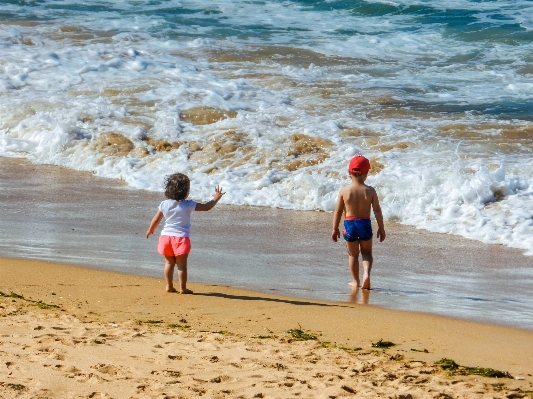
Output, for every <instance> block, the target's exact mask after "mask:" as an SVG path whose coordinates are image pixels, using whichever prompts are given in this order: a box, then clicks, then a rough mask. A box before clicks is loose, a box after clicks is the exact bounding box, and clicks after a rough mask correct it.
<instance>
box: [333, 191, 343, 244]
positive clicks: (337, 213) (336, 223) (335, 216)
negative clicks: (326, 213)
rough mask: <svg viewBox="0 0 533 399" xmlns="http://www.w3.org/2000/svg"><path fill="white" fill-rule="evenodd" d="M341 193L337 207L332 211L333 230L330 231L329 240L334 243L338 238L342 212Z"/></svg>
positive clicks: (340, 193)
mask: <svg viewBox="0 0 533 399" xmlns="http://www.w3.org/2000/svg"><path fill="white" fill-rule="evenodd" d="M342 191H343V190H341V191H340V192H339V197H338V198H337V205H335V211H333V230H332V231H331V239H332V240H333V241H335V242H337V240H338V239H339V238H340V236H341V232H340V230H339V223H340V222H341V217H342V214H343V212H344V198H343V196H342Z"/></svg>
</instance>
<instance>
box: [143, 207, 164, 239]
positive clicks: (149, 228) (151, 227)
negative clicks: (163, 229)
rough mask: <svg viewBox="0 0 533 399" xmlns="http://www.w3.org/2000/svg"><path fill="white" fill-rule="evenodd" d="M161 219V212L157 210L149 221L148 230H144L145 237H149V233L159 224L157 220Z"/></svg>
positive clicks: (152, 232)
mask: <svg viewBox="0 0 533 399" xmlns="http://www.w3.org/2000/svg"><path fill="white" fill-rule="evenodd" d="M161 219H163V212H161V211H157V212H156V214H155V215H154V217H153V218H152V221H151V222H150V227H148V231H147V232H146V238H148V237H150V235H151V234H154V230H155V229H156V228H157V226H158V225H159V222H161Z"/></svg>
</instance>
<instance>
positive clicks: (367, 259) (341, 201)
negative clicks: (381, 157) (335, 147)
mask: <svg viewBox="0 0 533 399" xmlns="http://www.w3.org/2000/svg"><path fill="white" fill-rule="evenodd" d="M369 170H370V162H369V161H368V159H366V158H365V157H363V156H361V155H357V156H355V157H354V158H353V159H352V160H351V161H350V165H349V166H348V173H349V174H350V177H351V178H352V184H350V185H349V186H346V187H343V188H342V189H341V190H340V192H339V198H338V200H337V206H336V207H335V212H334V213H333V231H332V233H331V238H332V239H333V241H335V242H337V239H338V238H339V237H340V235H341V233H340V231H339V223H340V221H341V216H342V214H343V213H345V214H346V215H345V217H344V234H343V237H344V239H345V240H346V249H348V266H349V267H350V272H351V273H352V277H353V281H351V282H350V283H348V285H350V286H351V287H352V288H355V289H356V288H358V287H359V286H360V287H361V288H363V289H365V290H369V289H370V270H371V269H372V224H371V222H370V208H372V209H373V210H374V215H375V216H376V221H377V223H378V232H377V235H376V237H377V238H379V241H380V242H382V241H383V240H384V239H385V228H384V227H383V214H382V213H381V207H380V206H379V200H378V195H377V194H376V190H374V188H373V187H370V186H367V185H366V184H365V180H366V178H367V176H368V171H369ZM359 252H361V255H362V258H363V270H364V272H363V284H362V285H360V284H359V260H358V258H359Z"/></svg>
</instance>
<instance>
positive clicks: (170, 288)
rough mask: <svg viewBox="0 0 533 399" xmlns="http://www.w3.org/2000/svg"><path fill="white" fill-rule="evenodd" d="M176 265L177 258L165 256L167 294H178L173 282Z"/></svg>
mask: <svg viewBox="0 0 533 399" xmlns="http://www.w3.org/2000/svg"><path fill="white" fill-rule="evenodd" d="M174 265H176V257H175V256H165V280H166V282H167V288H166V291H167V292H176V289H175V288H174V285H173V284H172V280H173V279H174Z"/></svg>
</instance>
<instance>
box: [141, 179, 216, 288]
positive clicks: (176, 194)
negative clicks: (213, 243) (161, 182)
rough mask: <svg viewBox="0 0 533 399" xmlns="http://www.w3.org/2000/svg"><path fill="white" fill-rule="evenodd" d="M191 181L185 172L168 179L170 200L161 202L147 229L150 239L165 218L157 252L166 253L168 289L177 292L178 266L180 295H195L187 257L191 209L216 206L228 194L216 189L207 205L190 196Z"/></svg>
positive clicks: (168, 196) (189, 244)
mask: <svg viewBox="0 0 533 399" xmlns="http://www.w3.org/2000/svg"><path fill="white" fill-rule="evenodd" d="M190 186H191V182H190V180H189V178H188V177H187V176H185V175H184V174H182V173H174V174H173V175H170V176H167V177H166V179H165V197H167V198H168V199H166V200H164V201H163V202H161V204H160V205H159V210H158V211H157V212H156V214H155V216H154V217H153V219H152V222H151V223H150V227H149V228H148V231H147V232H146V238H148V237H150V235H151V234H153V233H154V230H155V229H156V227H157V226H158V225H159V222H161V219H162V218H163V216H164V217H165V227H163V230H162V231H161V236H160V237H159V244H158V246H157V251H158V252H159V253H160V254H161V255H163V256H164V257H165V259H166V261H165V280H166V282H167V288H166V290H167V292H176V289H175V288H174V285H173V284H172V278H173V277H174V266H177V267H178V278H179V281H180V291H179V292H180V294H192V291H191V290H188V289H187V257H188V255H189V252H190V251H191V241H190V239H189V231H190V228H191V212H192V211H193V210H197V211H208V210H210V209H212V208H213V207H214V206H215V205H216V204H217V202H218V201H219V200H220V198H222V196H223V195H224V194H225V193H223V192H222V188H221V187H216V188H215V194H214V195H213V199H212V200H211V201H209V202H208V203H206V204H199V203H196V202H194V201H191V200H188V199H186V198H187V196H188V195H189V189H190Z"/></svg>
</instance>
